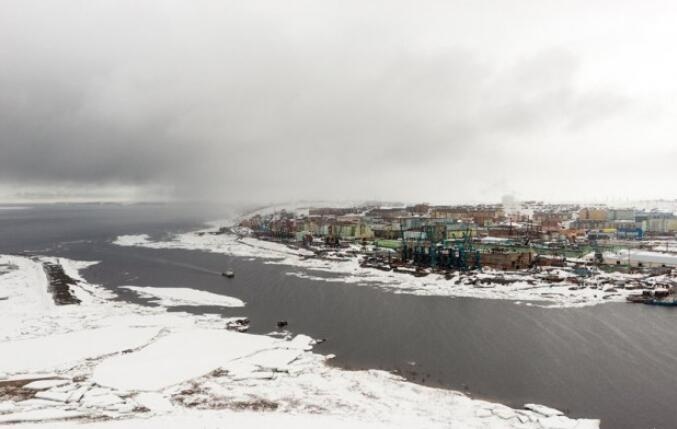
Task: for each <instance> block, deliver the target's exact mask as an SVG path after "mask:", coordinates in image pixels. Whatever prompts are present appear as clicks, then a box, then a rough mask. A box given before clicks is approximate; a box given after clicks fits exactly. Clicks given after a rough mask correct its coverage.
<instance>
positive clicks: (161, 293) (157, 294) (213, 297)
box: [120, 286, 244, 307]
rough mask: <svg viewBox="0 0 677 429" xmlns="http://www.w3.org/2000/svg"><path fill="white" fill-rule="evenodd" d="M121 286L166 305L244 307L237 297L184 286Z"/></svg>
mask: <svg viewBox="0 0 677 429" xmlns="http://www.w3.org/2000/svg"><path fill="white" fill-rule="evenodd" d="M120 288H122V289H129V290H132V291H134V292H136V293H137V294H138V295H139V296H141V297H144V298H152V299H153V301H154V302H156V303H158V304H160V305H163V306H166V307H171V306H177V305H216V306H220V307H244V302H243V301H241V300H239V299H237V298H233V297H230V296H226V295H219V294H215V293H211V292H206V291H201V290H196V289H189V288H183V287H141V286H120Z"/></svg>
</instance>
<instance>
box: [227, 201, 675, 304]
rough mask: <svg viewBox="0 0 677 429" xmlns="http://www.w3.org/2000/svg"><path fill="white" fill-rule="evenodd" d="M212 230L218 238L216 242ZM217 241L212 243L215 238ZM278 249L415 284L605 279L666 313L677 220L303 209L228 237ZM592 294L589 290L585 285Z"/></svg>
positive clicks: (572, 208)
mask: <svg viewBox="0 0 677 429" xmlns="http://www.w3.org/2000/svg"><path fill="white" fill-rule="evenodd" d="M226 230H227V228H225V227H224V228H222V229H221V230H220V231H218V232H221V233H223V232H226ZM218 232H217V233H218ZM231 232H234V233H237V234H238V235H239V236H240V237H245V236H249V237H254V238H256V239H258V240H265V241H272V242H278V243H284V244H285V245H287V246H289V247H291V248H298V249H303V250H304V251H306V252H308V251H309V252H311V253H310V254H306V257H318V258H329V259H331V258H332V257H336V256H348V255H352V256H357V255H359V257H360V265H361V266H362V267H364V268H375V269H378V270H382V271H393V272H401V273H408V274H412V275H414V276H416V277H424V276H427V275H429V274H432V273H438V274H443V275H445V276H446V277H447V278H451V277H452V276H453V275H458V274H459V273H461V275H462V274H463V273H466V275H471V274H468V273H472V272H475V273H477V272H481V271H482V270H485V271H489V272H494V273H495V272H501V274H498V275H496V276H494V277H493V278H491V279H488V280H487V279H484V282H485V283H492V282H494V283H495V282H499V283H505V282H509V280H506V279H507V278H509V277H510V275H511V273H512V274H513V277H515V275H517V277H516V278H519V274H520V273H522V274H525V273H531V274H533V273H538V274H537V277H538V280H540V281H543V282H550V283H559V282H564V281H568V282H569V283H573V285H572V286H571V289H572V290H573V289H576V288H577V287H580V286H581V285H582V284H584V283H586V281H587V282H588V283H589V279H590V278H597V279H599V278H602V277H606V281H604V283H605V284H606V288H605V289H604V290H605V291H609V292H616V291H618V290H619V289H624V290H633V289H638V290H639V291H638V292H639V294H630V295H627V296H626V298H627V300H628V301H631V302H643V303H651V304H663V305H672V304H673V299H672V295H673V288H674V286H675V284H677V281H676V280H675V279H673V277H672V273H673V268H674V267H675V266H677V248H676V247H675V246H676V245H677V242H676V241H675V234H676V233H677V217H676V216H675V215H674V213H672V212H670V211H665V210H657V209H651V210H647V209H635V208H614V207H606V206H603V205H596V206H582V205H577V204H544V203H540V202H524V203H517V202H515V201H512V200H511V199H507V200H506V201H503V203H501V204H495V205H476V206H471V205H462V206H446V205H445V206H435V205H429V204H416V205H403V206H401V207H396V206H390V207H383V206H381V205H369V204H364V205H358V206H354V207H340V208H338V207H306V208H302V209H300V208H299V209H289V210H287V209H280V210H272V211H271V210H267V211H261V212H256V213H254V214H253V215H249V216H245V217H244V218H243V219H242V220H241V221H240V222H239V225H238V226H237V227H235V228H233V229H232V230H231ZM595 285H596V286H597V287H598V286H599V282H595Z"/></svg>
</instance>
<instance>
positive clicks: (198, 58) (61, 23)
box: [0, 1, 636, 201]
mask: <svg viewBox="0 0 677 429" xmlns="http://www.w3.org/2000/svg"><path fill="white" fill-rule="evenodd" d="M324 6H325V7H321V6H319V5H318V4H317V3H293V5H290V6H289V7H283V5H281V4H278V3H275V2H251V3H250V2H245V3H237V2H233V3H229V2H226V3H223V4H222V3H217V2H199V3H197V4H195V5H191V6H189V5H188V4H185V3H184V4H178V3H171V2H167V3H152V2H149V3H143V4H138V3H137V2H129V3H119V2H63V3H60V4H56V2H54V3H51V2H48V3H44V2H18V1H17V2H4V3H2V5H1V6H0V16H4V18H0V62H1V63H2V64H4V65H5V66H4V67H2V69H1V70H0V94H1V96H0V151H1V152H0V155H1V156H0V183H3V184H5V185H14V184H17V185H30V186H38V187H39V186H51V185H58V186H66V187H67V186H74V187H78V186H135V187H140V188H143V187H148V188H153V187H158V186H159V187H163V186H164V187H167V188H169V189H173V190H174V193H175V194H174V195H175V196H177V197H180V198H219V199H234V200H247V201H251V200H262V199H276V200H280V199H288V198H318V197H324V198H373V197H376V198H389V199H396V198H400V199H427V200H432V199H482V198H489V199H492V198H498V196H500V192H504V191H503V190H502V189H501V188H502V187H501V186H500V185H498V186H497V185H496V182H497V180H498V181H499V183H500V182H502V181H504V179H503V178H507V179H505V180H508V181H511V183H506V185H505V187H504V188H505V189H506V190H508V189H514V188H515V187H517V186H524V187H529V186H535V187H534V188H533V190H534V191H535V192H534V194H537V195H544V194H546V193H547V191H545V190H547V183H545V184H544V183H542V180H541V183H539V184H535V185H534V184H533V183H532V184H531V185H529V183H531V177H532V176H530V174H541V173H540V169H541V168H542V167H541V166H540V165H541V164H543V163H544V162H551V161H549V160H550V157H549V155H548V154H549V152H550V150H551V148H552V147H557V144H559V143H561V142H566V144H568V145H571V147H572V148H575V147H577V146H576V145H579V146H580V145H585V141H587V140H585V139H587V137H585V139H584V137H581V136H585V135H586V133H591V132H594V131H596V127H598V126H601V125H600V124H604V123H605V122H606V121H613V120H616V119H617V118H619V117H622V116H623V115H626V114H627V112H631V111H632V109H633V106H634V105H635V103H636V100H635V99H634V98H633V96H631V95H628V94H625V93H624V91H621V90H619V89H618V88H614V87H613V85H609V86H605V85H595V86H589V85H588V86H585V85H581V84H580V83H579V80H580V76H581V75H582V72H581V69H582V68H584V67H585V66H586V63H585V62H584V60H583V59H582V58H581V56H580V55H579V54H578V53H577V51H576V49H571V48H566V47H562V46H561V43H558V40H556V39H555V40H533V41H532V44H533V46H531V49H530V51H529V52H527V53H522V54H509V55H506V54H499V53H497V51H495V47H494V46H488V45H487V48H488V49H487V50H486V51H483V50H482V49H478V47H477V45H475V44H473V43H470V42H467V40H469V39H468V33H467V32H470V36H472V31H473V30H472V28H471V27H472V26H470V27H468V29H467V32H466V34H465V36H464V37H465V39H462V38H459V40H458V41H456V40H455V35H454V34H453V33H449V34H446V38H444V37H442V36H445V32H444V31H445V30H444V28H443V27H440V28H436V29H435V31H436V32H438V33H437V34H441V35H442V36H441V37H442V40H443V41H444V42H445V43H442V44H440V45H439V46H435V47H434V49H433V48H431V46H433V45H434V44H431V43H430V42H429V41H426V38H425V37H424V36H426V35H427V28H426V26H425V25H416V26H413V25H406V24H407V23H409V19H410V17H409V16H408V14H409V11H408V9H407V7H405V6H406V4H397V5H396V4H392V6H391V2H388V3H383V4H380V7H379V8H375V6H372V8H374V10H363V9H361V8H360V6H359V4H358V3H354V4H353V3H345V4H344V5H342V6H340V7H339V6H334V8H332V7H330V6H331V5H330V4H329V3H325V4H324ZM429 6H430V7H429V8H428V9H432V11H429V13H433V12H434V10H435V9H436V8H438V7H439V6H438V5H435V4H433V3H430V5H429ZM444 12H445V11H444V10H441V11H440V13H444ZM382 13H390V14H392V16H390V17H389V18H388V19H382V20H379V19H376V18H378V17H379V16H382V15H380V14H382ZM414 13H415V12H414ZM427 14H428V13H422V15H421V16H422V17H424V16H427ZM370 18H375V19H373V20H372V19H370ZM452 18H453V16H452V15H450V19H451V20H452V21H453V19H452ZM475 31H476V30H475ZM477 34H478V35H479V34H481V33H477ZM497 36H499V35H498V34H497ZM492 43H500V40H494V41H493V42H492ZM479 46H480V47H482V46H483V43H480V45H479ZM489 48H490V49H489ZM581 139H584V140H581ZM555 151H556V153H558V154H560V156H561V155H562V150H561V149H555ZM525 157H534V159H533V162H534V164H535V165H537V166H538V167H536V168H535V170H531V171H530V168H525V167H526V166H527V164H526V163H525V161H524V159H525ZM568 159H569V158H568V157H567V156H563V157H562V162H565V161H567V160H568ZM511 165H513V166H515V168H514V169H512V171H511V168H510V166H511ZM550 171H553V174H557V175H560V176H559V177H558V179H557V181H556V182H557V183H560V182H561V175H562V174H565V169H563V168H559V169H558V168H555V169H554V170H552V169H550ZM579 172H580V171H579ZM541 177H542V176H541ZM458 183H463V186H460V187H457V188H454V186H455V185H456V184H458ZM572 186H575V185H572ZM568 191H570V192H569V193H570V194H575V193H576V190H575V189H574V188H572V189H570V190H568ZM521 192H522V193H524V194H527V195H528V194H529V193H530V189H523V190H522V191H521ZM438 195H439V196H438Z"/></svg>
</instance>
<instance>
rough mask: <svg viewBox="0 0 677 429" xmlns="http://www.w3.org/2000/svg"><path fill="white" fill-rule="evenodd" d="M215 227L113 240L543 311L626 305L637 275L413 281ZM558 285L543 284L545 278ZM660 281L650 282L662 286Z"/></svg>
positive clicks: (355, 261) (497, 275)
mask: <svg viewBox="0 0 677 429" xmlns="http://www.w3.org/2000/svg"><path fill="white" fill-rule="evenodd" d="M213 231H214V229H209V230H203V231H196V232H189V233H183V234H176V235H174V236H173V238H172V239H170V240H159V241H155V240H152V239H151V238H150V237H149V236H148V235H144V234H141V235H125V236H120V237H117V239H116V240H115V241H114V244H117V245H119V246H140V247H147V248H152V249H187V250H200V251H205V252H213V253H221V254H225V255H232V256H239V257H246V258H260V259H262V260H263V263H266V264H278V265H282V266H286V267H289V270H288V271H287V275H290V276H296V277H301V278H306V279H311V280H316V281H321V282H342V283H351V284H356V285H365V286H371V287H378V288H381V289H383V290H386V291H390V292H393V293H407V294H413V295H427V296H446V297H468V298H481V299H503V300H511V301H514V302H516V303H519V304H524V305H537V306H541V307H582V306H590V305H597V304H602V303H606V302H624V301H625V299H626V297H627V296H628V295H629V294H631V293H633V290H632V289H631V288H627V289H626V288H622V287H620V288H619V287H617V284H618V283H632V282H635V283H636V282H638V281H639V280H640V279H641V277H642V276H641V275H637V274H633V275H626V274H621V273H604V272H601V271H600V272H597V273H595V276H593V277H591V278H587V279H581V278H578V277H577V276H576V275H574V274H573V273H571V272H567V271H566V270H563V269H559V268H546V269H543V270H542V272H541V273H536V274H535V273H531V272H526V271H515V272H501V271H492V270H489V269H485V270H484V271H483V272H482V273H471V274H464V273H455V274H454V275H453V276H451V277H450V278H447V277H445V276H443V275H441V274H430V275H428V276H426V277H414V276H411V275H408V274H405V273H396V272H393V271H381V270H378V269H375V268H365V267H362V266H360V263H359V257H358V256H354V255H349V254H345V255H340V256H335V257H331V256H330V257H324V258H316V257H313V256H314V253H313V252H310V251H308V250H305V249H296V248H291V247H289V246H286V245H285V244H282V243H276V242H270V241H263V240H258V239H256V238H253V237H248V236H245V237H238V236H237V235H235V234H230V233H223V234H213V233H211V232H213ZM553 278H555V279H556V281H547V280H548V279H550V280H552V279H553ZM662 280H666V279H664V278H663V277H655V278H652V279H651V280H650V281H652V282H660V281H662Z"/></svg>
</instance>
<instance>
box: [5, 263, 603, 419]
mask: <svg viewBox="0 0 677 429" xmlns="http://www.w3.org/2000/svg"><path fill="white" fill-rule="evenodd" d="M44 261H50V262H54V263H59V264H61V265H62V266H63V267H64V270H65V272H66V274H67V275H69V276H71V277H73V278H74V279H75V280H77V282H76V284H75V285H74V286H72V289H73V290H72V292H73V293H74V294H75V295H76V296H77V298H78V299H79V300H80V301H81V304H79V305H62V306H57V305H55V304H54V303H53V301H52V300H51V297H50V296H49V295H48V293H47V278H46V276H45V274H44V272H43V271H42V266H41V264H42V262H44ZM89 264H91V263H83V262H77V261H70V260H66V259H58V260H56V259H55V258H27V257H21V256H6V255H0V340H1V341H0V356H2V359H0V424H3V423H18V424H19V425H20V426H24V425H25V426H32V425H33V424H38V426H39V427H46V424H47V423H48V426H49V427H50V428H53V427H60V428H63V427H74V426H75V427H77V426H78V425H81V424H86V425H87V427H90V426H94V427H100V428H108V427H110V428H118V427H139V428H140V427H143V428H156V427H157V428H160V427H162V428H167V427H205V428H211V427H214V428H216V427H224V426H229V427H262V426H264V425H271V426H272V425H275V426H276V427H295V428H297V427H309V426H312V427H316V426H322V427H336V428H338V427H401V428H404V427H407V428H410V427H426V428H434V427H440V428H441V427H445V428H448V427H463V428H597V427H599V422H598V421H597V420H574V419H569V418H567V417H565V416H563V415H561V413H559V412H557V411H556V410H552V409H550V408H547V407H542V406H537V405H527V406H525V409H521V410H518V409H512V408H509V407H506V406H504V405H500V404H495V403H490V402H486V401H481V400H475V399H472V398H469V397H468V396H466V395H463V394H461V393H458V392H453V391H448V390H444V389H434V388H430V387H425V386H420V385H416V384H413V383H409V382H406V381H404V380H403V379H401V378H400V377H398V376H395V375H393V374H390V373H387V372H383V371H344V370H340V369H337V368H333V367H331V366H329V365H326V364H325V361H326V360H327V359H328V358H330V357H327V356H322V355H319V354H317V353H313V352H312V345H313V343H314V342H313V340H312V339H311V338H309V337H307V336H304V335H297V336H295V337H293V338H291V337H287V338H282V339H280V338H275V337H271V336H263V335H250V334H244V333H238V332H232V331H228V330H226V329H225V327H226V325H227V323H228V320H227V319H223V318H221V317H219V316H215V315H191V314H187V313H180V312H168V311H166V307H164V306H162V305H161V306H157V307H147V306H140V305H136V304H130V303H125V302H120V301H112V300H111V299H110V298H112V297H113V296H114V294H113V293H111V292H110V291H107V290H105V289H103V288H101V287H98V286H97V285H92V284H89V283H87V282H86V281H85V280H84V279H82V277H80V275H79V273H78V269H81V268H84V267H86V266H88V265H89ZM154 292H156V293H157V291H154ZM161 295H162V296H163V297H166V296H167V293H166V292H162V293H161ZM180 295H181V298H182V299H184V300H185V299H188V300H196V299H198V300H199V299H204V298H205V296H204V295H202V296H198V297H197V298H196V297H191V296H190V294H189V293H188V292H186V291H182V292H181V294H180ZM226 298H227V297H226ZM170 301H171V300H170ZM228 302H229V303H232V302H230V301H228ZM169 304H171V302H169ZM36 422H37V423H36Z"/></svg>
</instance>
